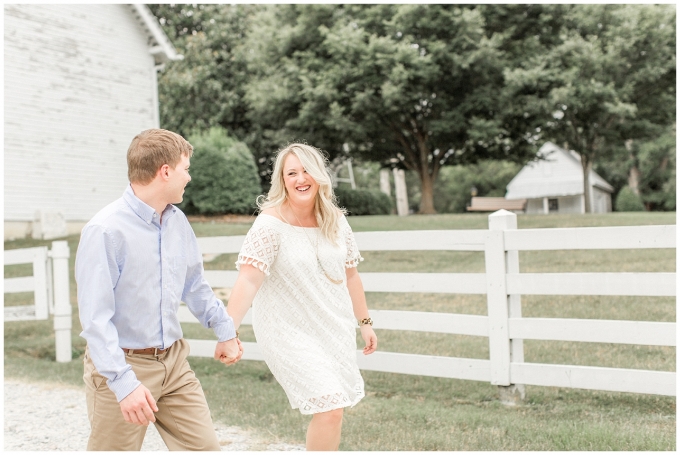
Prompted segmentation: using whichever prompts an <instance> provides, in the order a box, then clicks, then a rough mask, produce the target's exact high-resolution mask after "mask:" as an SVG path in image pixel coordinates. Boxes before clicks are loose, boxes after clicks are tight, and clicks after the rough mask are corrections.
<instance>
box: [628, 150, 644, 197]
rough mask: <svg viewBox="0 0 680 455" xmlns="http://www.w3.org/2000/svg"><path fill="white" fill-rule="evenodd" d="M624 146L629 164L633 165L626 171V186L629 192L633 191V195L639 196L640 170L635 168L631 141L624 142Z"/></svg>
mask: <svg viewBox="0 0 680 455" xmlns="http://www.w3.org/2000/svg"><path fill="white" fill-rule="evenodd" d="M625 145H626V150H628V155H629V157H630V160H631V162H632V163H633V165H632V166H631V168H630V169H629V170H628V186H629V187H630V189H631V190H633V193H635V194H637V195H638V196H639V195H640V188H639V186H640V177H641V175H642V174H641V173H640V169H638V167H637V157H636V156H635V154H634V153H633V140H632V139H628V140H627V141H626V142H625Z"/></svg>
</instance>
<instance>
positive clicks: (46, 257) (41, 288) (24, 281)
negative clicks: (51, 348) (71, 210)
mask: <svg viewBox="0 0 680 455" xmlns="http://www.w3.org/2000/svg"><path fill="white" fill-rule="evenodd" d="M69 256H70V250H69V247H68V243H67V242H65V241H63V240H62V241H54V242H52V250H48V249H47V247H45V246H42V247H35V248H21V249H16V250H5V252H4V264H5V265H6V266H8V265H20V264H32V265H33V270H32V273H33V275H30V276H22V277H14V278H5V279H4V293H5V294H13V293H20V292H33V305H21V306H5V307H4V318H5V319H4V321H5V322H14V321H38V320H46V319H48V318H49V315H50V314H52V315H53V317H54V337H55V345H56V360H57V362H70V361H71V358H72V351H71V325H72V321H71V318H72V309H71V300H70V293H69V268H68V258H69Z"/></svg>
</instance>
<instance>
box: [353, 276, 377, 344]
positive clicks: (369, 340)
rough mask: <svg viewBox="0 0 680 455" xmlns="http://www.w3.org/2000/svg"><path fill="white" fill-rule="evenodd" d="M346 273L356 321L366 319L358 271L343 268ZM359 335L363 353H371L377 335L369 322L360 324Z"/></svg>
mask: <svg viewBox="0 0 680 455" xmlns="http://www.w3.org/2000/svg"><path fill="white" fill-rule="evenodd" d="M345 272H346V274H347V289H348V290H349V296H350V298H351V299H352V308H353V309H354V317H355V318H357V320H358V321H360V320H362V319H366V318H368V317H369V315H368V306H367V305H366V294H364V285H363V284H362V283H361V278H360V277H359V271H358V270H357V268H356V267H350V268H348V269H345ZM360 329H361V337H362V338H363V339H364V342H365V343H366V346H365V347H364V355H368V354H372V353H373V352H375V350H376V348H377V347H378V337H377V336H376V334H375V332H374V331H373V327H372V326H371V325H369V324H365V325H362V326H361V328H360Z"/></svg>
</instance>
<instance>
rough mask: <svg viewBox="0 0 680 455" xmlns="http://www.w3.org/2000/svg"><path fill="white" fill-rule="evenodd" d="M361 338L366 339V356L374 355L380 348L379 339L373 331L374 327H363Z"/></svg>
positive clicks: (366, 325)
mask: <svg viewBox="0 0 680 455" xmlns="http://www.w3.org/2000/svg"><path fill="white" fill-rule="evenodd" d="M360 330H361V338H363V339H364V343H366V347H364V355H368V354H373V353H374V352H375V350H376V349H377V348H378V337H377V336H376V334H375V332H374V331H373V327H371V326H370V325H368V324H365V325H362V326H361V329H360Z"/></svg>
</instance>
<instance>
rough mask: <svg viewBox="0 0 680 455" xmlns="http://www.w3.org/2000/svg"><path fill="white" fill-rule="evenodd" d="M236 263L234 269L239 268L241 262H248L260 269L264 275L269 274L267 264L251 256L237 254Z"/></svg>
mask: <svg viewBox="0 0 680 455" xmlns="http://www.w3.org/2000/svg"><path fill="white" fill-rule="evenodd" d="M235 264H236V270H241V264H249V265H252V266H253V267H256V268H257V269H259V270H260V271H262V272H264V274H265V276H269V273H270V272H269V265H267V264H265V263H264V262H262V261H258V260H257V259H255V258H251V257H248V256H242V255H239V257H238V259H237V260H236V262H235Z"/></svg>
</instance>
